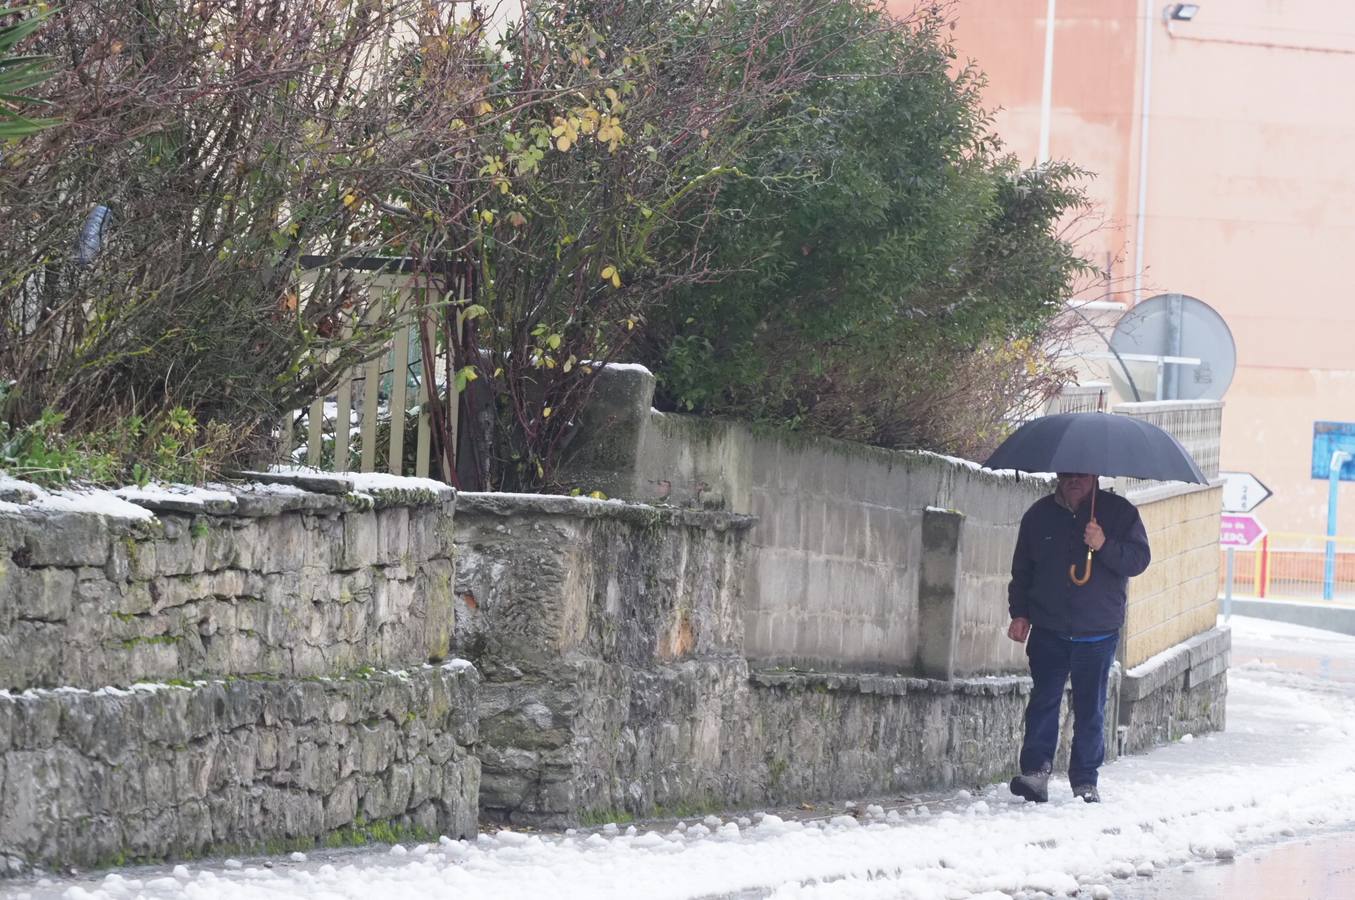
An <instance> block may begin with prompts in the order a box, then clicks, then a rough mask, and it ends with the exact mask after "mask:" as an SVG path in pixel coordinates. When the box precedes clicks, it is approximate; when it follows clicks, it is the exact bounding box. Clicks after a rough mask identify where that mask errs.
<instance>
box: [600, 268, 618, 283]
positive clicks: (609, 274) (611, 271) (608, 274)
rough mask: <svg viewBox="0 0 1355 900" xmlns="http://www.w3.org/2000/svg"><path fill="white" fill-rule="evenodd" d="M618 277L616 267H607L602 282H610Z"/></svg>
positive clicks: (603, 272) (603, 270) (604, 269)
mask: <svg viewBox="0 0 1355 900" xmlns="http://www.w3.org/2000/svg"><path fill="white" fill-rule="evenodd" d="M615 277H616V266H605V267H603V269H602V280H603V281H609V280H611V279H612V278H615Z"/></svg>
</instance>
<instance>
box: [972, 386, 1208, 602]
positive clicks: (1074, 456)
mask: <svg viewBox="0 0 1355 900" xmlns="http://www.w3.org/2000/svg"><path fill="white" fill-rule="evenodd" d="M984 465H985V466H987V467H988V468H990V469H1018V470H1020V471H1023V472H1082V473H1085V474H1089V475H1124V476H1127V477H1130V478H1151V479H1154V480H1157V481H1188V482H1193V483H1196V484H1208V483H1209V479H1208V478H1206V477H1205V474H1204V473H1203V472H1201V471H1200V467H1199V465H1197V464H1196V462H1195V460H1194V459H1192V458H1191V455H1190V452H1189V451H1188V450H1186V448H1185V447H1182V446H1181V442H1180V441H1178V440H1177V439H1176V438H1174V437H1172V436H1171V435H1170V434H1168V433H1167V432H1165V431H1163V430H1162V429H1161V428H1158V427H1157V426H1156V425H1154V424H1152V423H1151V422H1145V421H1144V420H1142V419H1135V418H1133V417H1131V416H1117V415H1112V414H1110V413H1100V412H1092V413H1061V414H1059V415H1055V416H1044V417H1042V418H1039V419H1035V420H1033V421H1030V422H1027V423H1026V424H1024V425H1022V426H1021V427H1020V428H1018V429H1016V431H1015V432H1014V433H1013V434H1012V435H1011V437H1009V438H1007V439H1006V440H1005V441H1003V442H1002V446H1000V447H998V448H997V449H996V450H994V451H993V455H992V456H990V457H988V461H987V462H985V463H984ZM1091 512H1092V518H1093V519H1094V518H1095V517H1096V492H1095V491H1093V492H1092V510H1091ZM1091 560H1092V552H1091V550H1090V549H1088V550H1087V567H1086V569H1085V573H1084V575H1083V577H1082V578H1078V577H1077V575H1076V574H1074V575H1073V581H1074V582H1075V583H1077V584H1086V582H1087V579H1088V578H1090V577H1091ZM1070 574H1071V573H1070Z"/></svg>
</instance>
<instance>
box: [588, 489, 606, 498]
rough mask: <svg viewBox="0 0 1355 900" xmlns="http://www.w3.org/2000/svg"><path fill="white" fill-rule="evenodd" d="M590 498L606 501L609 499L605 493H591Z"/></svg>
mask: <svg viewBox="0 0 1355 900" xmlns="http://www.w3.org/2000/svg"><path fill="white" fill-rule="evenodd" d="M588 496H590V497H592V498H593V499H594V500H606V499H607V495H606V494H604V493H602V491H589V493H588Z"/></svg>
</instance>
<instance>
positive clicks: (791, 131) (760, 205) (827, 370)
mask: <svg viewBox="0 0 1355 900" xmlns="http://www.w3.org/2000/svg"><path fill="white" fill-rule="evenodd" d="M830 6H831V8H830V9H829V10H827V11H826V12H825V15H827V16H829V17H830V18H829V21H830V22H831V23H832V25H833V27H832V29H830V34H831V36H830V37H829V38H828V39H826V40H824V41H821V42H819V43H818V44H817V45H816V57H815V59H813V60H811V61H809V62H808V63H807V64H809V65H811V66H812V67H813V68H814V71H815V73H816V77H815V78H814V79H813V80H812V81H811V82H810V83H809V84H807V85H806V86H805V88H804V89H802V90H800V91H797V92H795V93H794V94H791V95H787V96H786V97H785V98H784V102H782V103H781V104H779V105H777V106H776V107H774V108H772V109H770V110H769V111H768V113H767V115H766V116H765V118H764V119H763V120H762V121H760V122H755V123H751V124H750V130H751V131H752V133H754V134H756V135H758V137H757V139H756V140H755V141H754V142H752V143H751V144H750V146H749V147H748V148H747V151H746V154H745V157H744V159H742V160H741V161H740V162H739V167H740V169H741V170H742V171H744V172H745V173H747V175H748V176H749V177H746V178H741V179H734V180H730V181H728V182H726V183H725V184H724V186H723V187H722V189H721V193H720V195H719V197H718V198H717V200H716V205H717V206H718V208H719V210H720V216H719V219H718V221H717V222H716V223H715V224H713V225H712V226H711V228H710V235H709V238H708V246H709V247H711V248H712V251H713V253H714V256H713V263H712V265H713V267H714V268H717V269H724V270H729V271H731V272H732V273H733V274H731V275H730V276H729V277H726V278H723V279H721V280H719V281H717V282H715V283H710V284H699V285H695V286H692V287H691V288H689V289H687V290H684V291H682V292H680V293H679V294H678V295H677V296H676V297H675V299H674V301H673V302H672V303H671V304H670V305H669V307H668V310H667V314H666V316H665V317H664V319H663V320H662V321H656V322H655V323H654V324H653V326H652V328H651V329H650V331H649V333H648V334H647V336H646V337H647V341H646V344H645V351H646V352H645V361H646V362H647V363H648V364H649V365H651V367H653V368H654V369H655V371H656V374H657V375H658V378H659V382H660V391H659V398H658V403H659V404H660V406H661V407H663V408H668V409H677V410H689V411H695V412H700V413H705V414H716V415H732V416H738V417H744V418H751V419H756V420H761V421H766V422H771V423H775V424H778V425H785V426H790V427H802V428H808V429H812V430H815V431H820V432H826V433H829V434H834V435H836V436H839V437H844V438H852V439H858V440H865V441H869V442H872V443H877V444H882V445H885V446H895V447H907V446H931V447H937V448H945V449H953V450H954V449H969V448H971V447H973V446H976V445H980V444H983V443H985V442H991V439H992V435H993V434H995V433H997V431H998V430H999V426H1000V422H1001V421H1002V420H1003V419H1004V418H1005V417H1006V416H1007V415H1008V414H1009V412H1010V411H1011V409H1012V408H1013V407H1015V406H1019V405H1021V404H1022V403H1023V402H1028V401H1029V398H1031V397H1032V396H1043V395H1045V394H1047V393H1048V392H1049V391H1051V390H1054V389H1056V388H1057V385H1058V382H1059V381H1060V380H1061V376H1062V373H1060V372H1059V371H1058V369H1057V367H1056V366H1054V365H1053V364H1052V362H1051V360H1050V359H1049V357H1048V355H1047V354H1044V353H1042V352H1041V351H1040V347H1041V342H1040V340H1039V338H1040V337H1041V335H1042V332H1043V331H1044V329H1046V328H1047V327H1048V326H1049V323H1050V322H1051V320H1052V319H1053V318H1054V316H1055V315H1056V314H1057V313H1058V312H1059V311H1060V309H1061V307H1062V302H1063V300H1064V298H1065V297H1067V296H1069V294H1070V293H1071V291H1072V289H1073V284H1074V282H1075V280H1076V279H1077V278H1078V277H1079V276H1080V275H1081V274H1083V273H1084V272H1086V271H1087V265H1086V263H1085V261H1084V260H1083V259H1082V258H1081V257H1080V256H1079V255H1078V252H1077V251H1076V249H1075V248H1074V247H1073V246H1072V245H1071V243H1070V242H1068V241H1067V240H1065V239H1064V238H1063V237H1062V235H1061V233H1060V227H1061V225H1062V224H1063V222H1064V221H1065V220H1066V219H1067V217H1069V216H1071V215H1075V214H1077V213H1078V212H1079V211H1080V210H1081V209H1082V208H1083V207H1084V205H1085V198H1084V196H1083V193H1082V189H1081V182H1082V179H1083V173H1082V172H1080V171H1079V170H1078V169H1076V168H1075V167H1073V166H1071V165H1068V164H1064V163H1051V164H1048V165H1044V166H1040V167H1036V168H1023V167H1022V166H1021V165H1020V164H1019V163H1018V162H1017V161H1016V160H1015V159H1014V158H1012V157H1011V156H1008V155H1005V154H1004V153H1003V151H1002V149H1001V146H1000V143H999V141H998V139H997V138H996V136H995V135H994V134H993V133H992V130H991V123H990V120H989V118H988V116H987V115H986V113H985V112H984V110H983V107H982V105H981V96H980V90H981V88H982V86H983V79H982V75H981V74H980V73H979V71H978V70H977V69H976V68H974V67H973V66H972V65H959V64H957V62H956V58H955V50H954V47H953V45H952V43H951V41H950V37H949V35H950V31H949V28H948V22H947V21H946V20H945V18H944V17H943V16H942V15H941V14H940V13H936V12H929V11H925V10H924V11H921V12H920V13H919V14H918V15H917V16H916V17H915V18H914V19H913V20H911V21H908V22H897V21H895V20H893V19H891V18H890V16H889V15H888V14H887V13H886V12H884V11H883V10H882V9H880V8H879V6H878V5H876V4H873V3H870V2H866V0H836V2H834V3H832V4H830ZM1017 340H1020V341H1024V343H1023V344H1022V346H1023V347H1024V350H1023V352H1022V353H1020V354H1016V355H1013V354H1005V355H1002V356H1000V357H996V358H995V357H994V356H993V354H992V352H991V351H992V350H993V348H995V347H1002V346H1007V345H1008V344H1009V343H1010V342H1012V341H1017ZM1018 357H1019V358H1018ZM999 360H1002V361H1005V365H1004V366H994V363H995V362H997V361H999ZM996 386H1000V387H1001V390H994V387H996ZM957 387H963V388H965V390H961V391H957V390H955V388H957ZM940 399H944V401H945V403H947V404H959V405H962V406H967V407H969V409H967V410H964V411H963V413H964V414H962V415H959V414H957V411H955V410H947V409H945V408H938V407H939V404H938V403H937V402H936V401H937V400H940ZM980 432H983V433H985V434H987V435H988V436H987V437H986V438H980V437H979V434H980Z"/></svg>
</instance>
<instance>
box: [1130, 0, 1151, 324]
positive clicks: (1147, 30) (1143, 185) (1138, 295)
mask: <svg viewBox="0 0 1355 900" xmlns="http://www.w3.org/2000/svg"><path fill="white" fill-rule="evenodd" d="M1152 2H1153V0H1144V12H1143V102H1142V104H1141V105H1140V116H1139V199H1138V215H1137V217H1136V219H1135V224H1134V231H1135V234H1134V302H1135V303H1138V302H1139V301H1141V300H1142V299H1143V240H1144V222H1143V214H1144V210H1145V209H1147V206H1148V115H1149V113H1150V111H1151V109H1152V103H1153V29H1154V28H1156V27H1157V20H1156V18H1155V17H1154V16H1153V14H1152Z"/></svg>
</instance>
